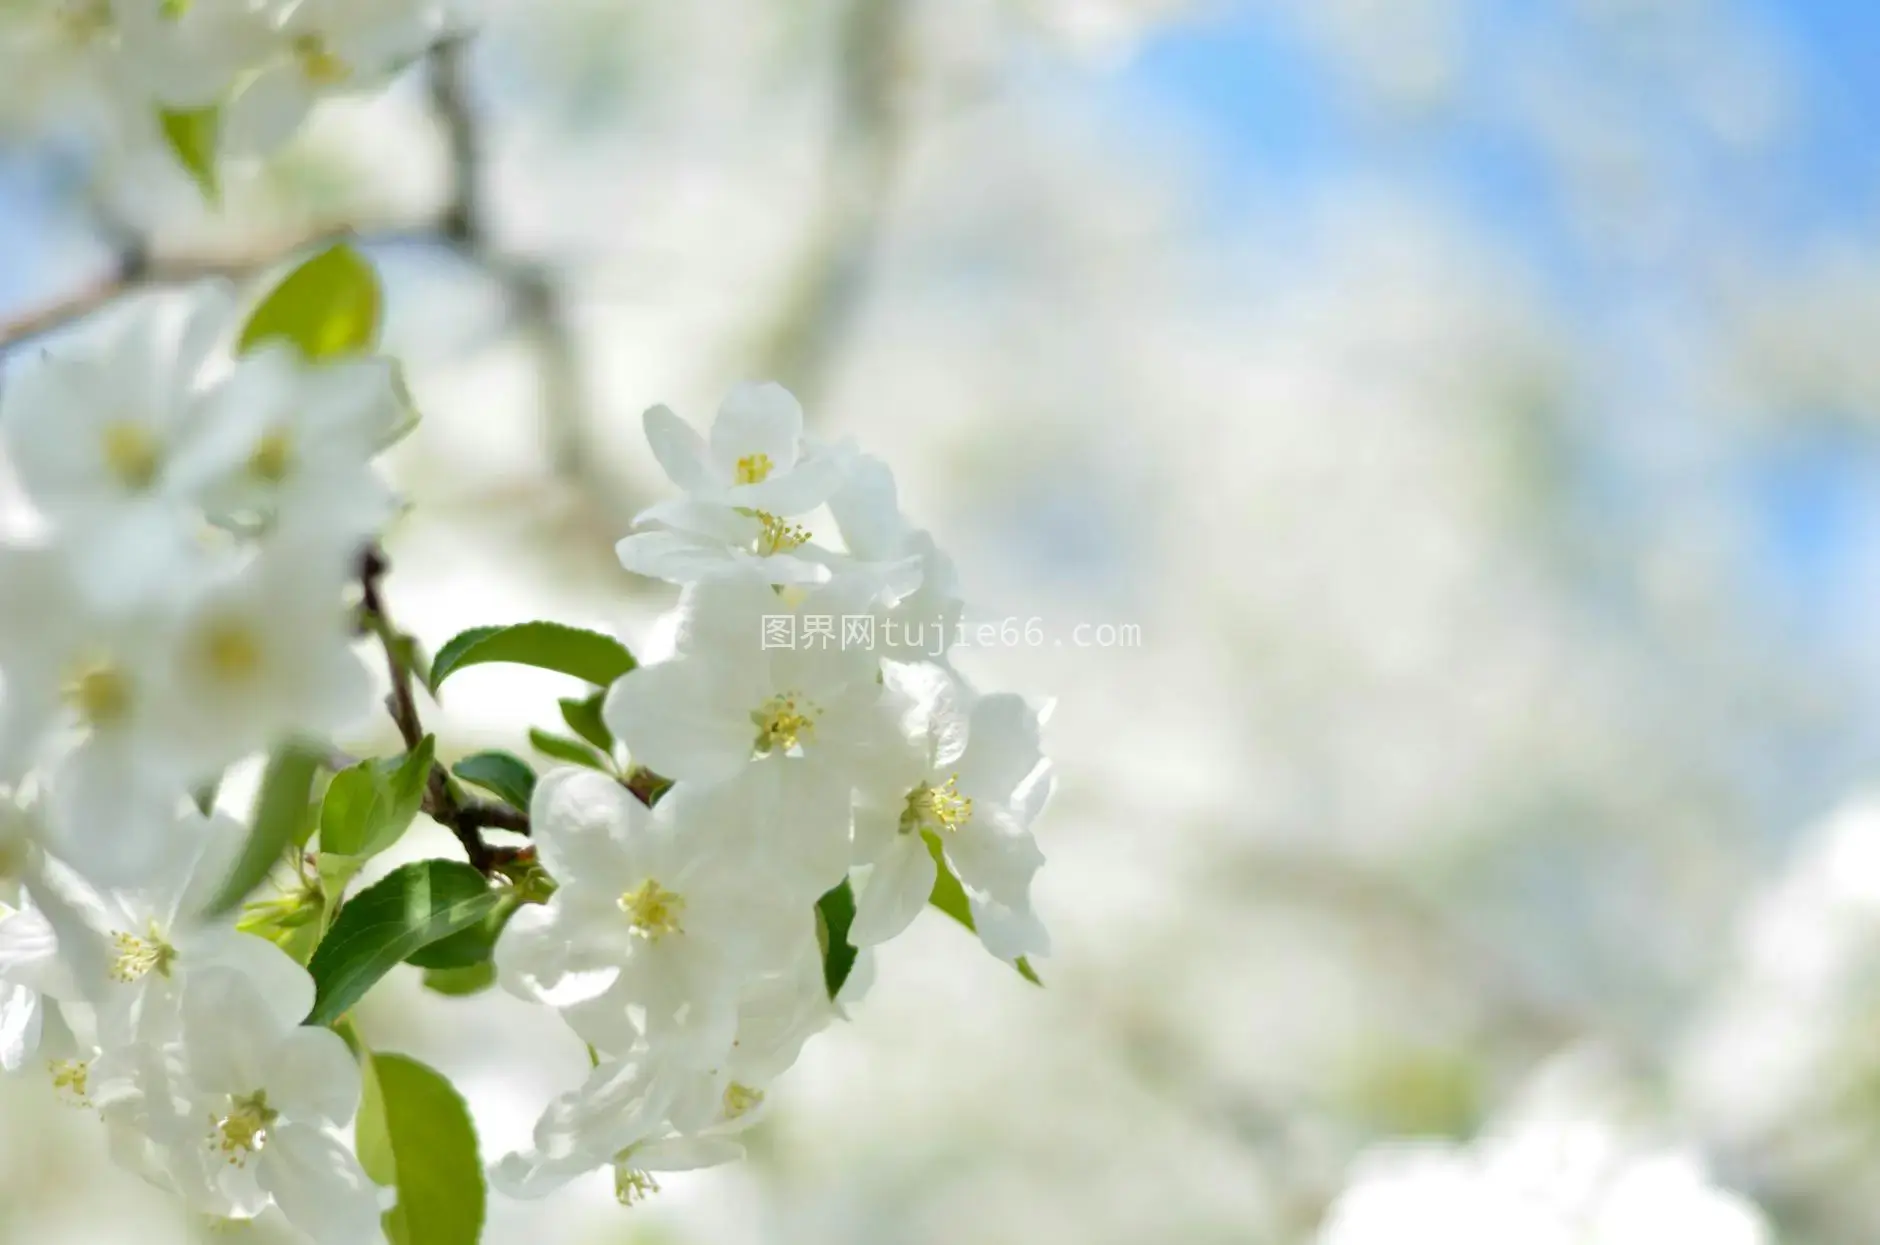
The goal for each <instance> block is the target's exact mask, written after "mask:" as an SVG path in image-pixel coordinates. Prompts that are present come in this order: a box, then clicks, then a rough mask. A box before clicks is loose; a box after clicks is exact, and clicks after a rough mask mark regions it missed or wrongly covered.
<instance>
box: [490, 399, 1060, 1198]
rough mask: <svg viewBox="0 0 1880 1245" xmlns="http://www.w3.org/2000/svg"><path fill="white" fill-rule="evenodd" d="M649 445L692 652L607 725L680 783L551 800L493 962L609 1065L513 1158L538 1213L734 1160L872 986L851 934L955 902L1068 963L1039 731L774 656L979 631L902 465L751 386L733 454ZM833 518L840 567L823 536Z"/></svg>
mask: <svg viewBox="0 0 1880 1245" xmlns="http://www.w3.org/2000/svg"><path fill="white" fill-rule="evenodd" d="M646 431H647V437H648V440H649V441H650V443H651V445H652V448H653V452H654V454H655V456H656V457H657V458H658V460H659V462H660V464H661V466H662V467H664V469H665V471H666V473H667V474H668V475H669V476H670V477H671V479H672V481H673V483H674V484H676V485H677V486H678V487H679V488H680V489H681V490H683V493H684V496H683V497H681V498H679V499H676V500H673V501H670V502H665V503H662V504H660V505H656V506H654V507H653V508H652V509H650V510H649V511H647V512H646V513H645V514H644V515H643V516H641V519H640V521H639V524H638V530H636V532H635V533H634V534H632V535H630V536H628V537H627V538H626V539H624V540H623V541H621V542H620V545H619V554H620V559H621V562H622V563H623V564H624V565H626V566H627V567H628V568H629V569H633V570H637V571H640V572H642V573H645V574H649V575H654V576H658V577H660V578H664V579H668V580H671V581H673V582H677V583H680V584H683V585H684V589H683V592H682V594H681V598H680V602H679V605H678V607H677V608H678V619H677V623H678V626H677V635H678V640H677V643H676V651H675V652H674V654H673V655H672V656H671V658H670V659H668V660H666V661H663V662H660V663H658V664H655V665H650V666H646V667H642V668H640V669H637V670H634V671H632V672H631V673H628V674H627V675H625V676H623V677H622V678H621V679H619V680H618V681H617V682H616V683H615V684H614V685H613V686H612V688H611V689H610V690H609V692H608V694H607V696H606V699H605V702H604V704H603V706H602V717H603V719H604V721H605V723H606V726H607V728H608V729H609V731H610V732H611V733H612V735H613V736H614V737H616V738H617V739H618V740H619V741H620V742H621V743H622V744H624V745H625V747H626V750H627V752H628V753H629V754H630V756H631V757H632V758H633V761H634V762H635V764H636V765H638V766H641V767H644V768H645V769H646V770H650V771H652V772H654V773H656V774H658V775H660V776H661V777H662V779H664V780H669V781H670V782H671V784H672V785H671V786H670V787H669V788H667V789H665V790H664V794H663V798H661V799H659V800H658V801H657V802H656V803H655V804H654V806H653V807H651V808H648V807H646V806H645V805H643V804H642V803H641V802H639V801H638V800H636V799H635V798H634V797H633V796H632V795H630V794H629V793H628V792H627V790H626V789H625V788H624V787H623V786H622V785H621V784H619V783H618V782H615V781H613V780H611V779H610V778H608V777H607V776H605V775H603V774H599V773H594V772H587V771H578V770H576V771H562V772H560V773H556V774H552V775H550V776H549V777H547V778H545V779H544V780H543V781H542V783H541V784H540V785H539V786H538V787H537V789H536V793H535V798H534V802H533V805H532V808H531V822H532V825H533V832H534V837H535V842H536V845H537V847H538V849H539V851H540V853H541V863H542V864H543V865H544V866H545V867H546V868H547V870H548V872H549V873H550V874H551V875H552V876H553V877H554V878H555V879H556V880H557V881H558V882H559V883H560V887H559V889H558V890H557V891H556V892H555V894H554V895H553V897H552V898H550V899H549V901H548V902H547V903H546V904H545V905H542V906H540V907H536V908H530V909H526V910H524V911H523V912H521V913H519V914H518V915H517V916H516V918H515V919H514V920H512V921H511V922H510V924H509V925H508V927H507V929H506V930H505V931H504V934H503V936H502V939H501V941H500V942H499V944H498V945H497V948H496V963H497V968H498V972H499V974H500V980H501V981H502V983H503V984H504V986H505V987H506V988H507V989H509V990H511V991H512V992H514V993H516V994H519V995H521V996H523V997H525V998H528V999H532V1000H536V1001H539V1002H542V1003H545V1004H547V1005H549V1006H552V1007H554V1008H556V1009H557V1010H558V1011H559V1012H560V1013H561V1014H562V1016H563V1017H564V1018H565V1019H566V1020H567V1023H568V1024H569V1025H570V1027H572V1028H573V1029H574V1031H575V1032H576V1033H577V1034H579V1035H580V1037H581V1038H582V1039H583V1040H584V1041H586V1042H587V1043H588V1044H589V1045H590V1046H591V1047H592V1048H593V1050H594V1051H595V1052H596V1053H597V1066H596V1067H595V1068H594V1070H593V1073H592V1075H591V1076H590V1077H589V1079H588V1080H587V1082H586V1083H585V1084H584V1085H583V1086H581V1087H580V1088H579V1089H578V1090H576V1091H575V1092H573V1093H571V1094H569V1095H567V1096H566V1097H564V1098H563V1099H561V1100H559V1101H557V1102H556V1103H555V1104H553V1106H551V1108H550V1109H549V1110H548V1112H547V1113H546V1114H545V1115H544V1116H543V1118H542V1120H541V1122H540V1123H539V1125H538V1127H537V1130H536V1137H535V1142H536V1144H535V1148H534V1149H533V1150H532V1151H530V1152H528V1153H524V1154H516V1155H511V1156H510V1157H509V1158H507V1159H506V1160H504V1162H503V1163H501V1164H500V1165H499V1166H498V1167H497V1169H496V1177H497V1182H498V1185H499V1187H501V1188H504V1189H505V1190H507V1191H508V1192H510V1193H511V1194H513V1195H516V1196H534V1195H539V1194H540V1193H542V1192H545V1191H547V1190H549V1189H552V1188H554V1187H556V1186H557V1185H559V1184H561V1183H563V1182H565V1181H566V1180H568V1179H569V1178H571V1177H572V1176H575V1175H578V1174H580V1173H582V1172H585V1171H590V1170H594V1169H596V1168H602V1167H611V1168H612V1170H613V1172H614V1178H615V1182H616V1188H617V1189H618V1190H619V1192H620V1195H621V1197H622V1198H623V1200H631V1199H632V1198H634V1197H636V1196H637V1195H638V1194H640V1193H641V1192H643V1191H645V1190H646V1189H647V1188H648V1187H649V1185H650V1183H651V1181H652V1179H653V1178H652V1176H650V1175H649V1173H651V1172H656V1171H660V1170H672V1169H676V1168H686V1167H697V1166H703V1165H707V1164H710V1163H716V1162H722V1161H724V1160H726V1159H729V1158H734V1157H736V1156H737V1154H738V1153H739V1150H738V1147H737V1145H736V1143H735V1140H734V1136H735V1134H736V1133H737V1132H738V1131H739V1130H741V1129H742V1128H744V1127H746V1126H748V1125H749V1124H750V1123H751V1122H752V1121H753V1120H754V1119H755V1118H757V1113H758V1111H759V1109H760V1107H761V1104H762V1103H763V1102H764V1099H765V1094H766V1092H767V1090H768V1086H769V1084H770V1082H771V1080H772V1079H773V1078H775V1077H776V1076H777V1075H779V1074H780V1073H782V1072H783V1071H784V1070H786V1069H787V1068H788V1067H789V1066H790V1065H791V1064H792V1063H793V1062H794V1061H795V1059H796V1056H797V1053H798V1051H800V1050H801V1048H802V1046H803V1044H804V1042H805V1041H806V1040H807V1039H808V1038H809V1037H810V1036H812V1035H813V1034H814V1033H815V1032H816V1031H818V1030H819V1029H820V1028H822V1027H823V1026H824V1025H826V1024H827V1023H828V1022H829V1020H830V1019H831V1018H832V1017H833V1016H834V1015H835V1014H836V1011H835V1007H836V1001H847V1000H848V999H850V998H852V997H853V996H854V994H855V992H856V985H855V982H857V981H865V980H866V977H865V976H864V977H860V978H856V979H854V980H852V981H851V982H850V983H849V984H848V986H847V987H846V988H843V987H842V983H840V982H838V981H835V980H832V979H830V977H829V974H828V973H827V972H826V966H827V961H828V955H827V951H828V947H829V944H830V943H831V941H832V940H834V939H846V941H847V942H848V943H849V944H850V945H851V946H853V947H854V948H857V949H859V950H860V951H862V952H863V953H865V952H866V949H867V948H870V947H873V946H875V945H877V944H879V943H882V942H885V941H887V940H888V939H891V938H893V937H895V936H896V935H898V934H900V933H901V932H902V931H903V930H905V929H906V928H907V927H908V925H909V924H910V923H911V922H912V921H913V919H914V918H915V916H916V915H917V914H918V913H919V912H920V911H921V909H922V908H923V907H925V906H927V904H928V902H929V900H930V899H931V898H932V897H933V896H934V895H935V893H936V884H940V885H942V886H951V887H952V888H955V889H956V890H957V891H958V892H959V893H960V894H961V895H962V896H963V899H962V905H963V908H962V911H961V912H960V913H958V914H957V915H962V916H964V917H966V918H967V919H969V920H970V921H971V923H972V925H973V927H974V928H975V929H976V930H977V931H978V933H979V936H980V938H981V939H982V941H983V942H984V943H985V945H986V946H987V948H988V949H990V950H991V951H992V952H993V953H994V954H995V955H998V956H999V957H1000V958H1002V959H1005V960H1008V961H1011V962H1013V963H1022V962H1023V961H1024V959H1025V957H1028V956H1032V955H1038V954H1041V953H1043V952H1044V951H1045V950H1046V949H1047V941H1046V939H1045V936H1044V931H1043V929H1042V927H1041V926H1040V925H1039V923H1038V921H1037V919H1036V917H1035V916H1034V915H1033V912H1032V906H1031V901H1030V888H1031V880H1032V876H1033V874H1034V873H1035V872H1036V871H1037V869H1038V866H1039V864H1040V863H1041V861H1042V857H1041V856H1040V854H1039V851H1038V848H1037V846H1036V844H1035V842H1034V841H1033V839H1032V836H1031V830H1030V827H1031V823H1032V821H1033V820H1034V818H1035V817H1036V816H1037V815H1038V812H1039V811H1040V809H1041V808H1042V806H1043V804H1044V802H1045V800H1046V799H1047V798H1048V796H1049V794H1050V791H1051V784H1052V777H1051V770H1050V766H1049V764H1048V763H1047V762H1046V761H1045V760H1044V758H1043V755H1042V753H1041V751H1040V748H1039V729H1040V722H1039V717H1038V714H1037V713H1035V712H1034V711H1033V710H1031V709H1030V708H1028V707H1027V706H1026V704H1025V703H1024V702H1023V701H1022V700H1021V699H1019V698H1018V697H1016V696H1012V695H1009V694H980V693H978V692H976V691H975V690H974V689H973V688H972V687H971V686H970V685H969V684H968V683H967V682H966V681H965V680H964V679H963V678H962V677H961V676H960V675H959V673H958V672H957V671H955V670H954V669H953V668H952V667H951V665H950V663H948V662H947V661H946V660H945V658H944V656H942V657H940V658H928V657H925V656H923V655H921V654H919V653H913V652H903V651H889V652H880V651H872V650H869V649H865V648H856V647H850V646H842V647H838V646H836V645H835V644H834V643H832V642H831V643H821V644H818V643H813V642H806V643H804V644H801V645H795V644H792V645H787V646H777V645H772V644H767V643H766V642H765V638H766V634H767V632H766V622H767V620H775V619H777V618H779V617H783V616H788V615H791V614H798V615H801V614H843V615H850V616H856V615H866V614H874V615H876V616H878V617H879V616H886V615H889V614H891V613H893V612H895V611H915V610H918V611H922V612H924V613H925V615H926V616H927V617H933V616H936V615H938V614H945V613H951V614H952V615H954V616H957V614H958V612H959V608H960V603H959V600H958V598H957V596H956V592H957V589H956V587H955V577H954V574H953V569H952V565H951V563H950V562H949V560H948V559H947V558H946V556H945V555H944V554H942V553H941V552H939V550H938V549H937V548H936V547H935V545H934V543H933V541H932V540H931V538H929V537H928V535H927V534H926V533H924V532H921V531H919V530H916V529H914V528H913V527H912V526H910V525H909V524H908V522H907V520H906V519H905V518H904V517H903V516H902V514H901V512H900V510H899V507H898V505H897V503H896V497H895V489H894V482H893V479H892V477H891V475H890V474H889V472H888V470H887V468H886V467H885V466H884V465H883V464H882V463H881V462H879V461H878V460H875V459H872V458H868V457H865V456H862V455H860V454H858V453H857V452H856V451H855V450H854V449H853V448H852V447H850V446H848V445H846V444H844V445H826V444H821V443H818V442H817V441H815V440H814V439H813V438H809V437H806V436H805V435H804V433H803V415H802V411H801V410H800V408H799V407H798V406H797V403H796V401H795V399H793V398H792V397H791V396H790V395H789V394H788V393H787V392H786V391H784V390H783V389H781V388H779V387H777V386H775V385H747V386H742V387H739V388H738V389H736V390H734V391H733V392H732V393H731V395H730V396H729V397H728V398H727V399H726V400H725V402H724V404H723V406H722V407H721V409H720V410H719V412H718V417H717V419H716V421H715V422H714V423H713V426H712V428H711V432H710V435H709V437H701V436H700V435H699V434H697V433H696V432H694V431H693V430H692V429H691V428H689V427H688V426H687V425H686V424H684V423H683V422H681V421H680V420H679V419H678V418H677V417H675V416H674V415H673V414H672V413H671V412H670V411H667V410H666V409H664V408H655V409H653V410H652V411H650V412H648V414H647V416H646ZM825 509H826V511H827V512H828V513H829V514H830V515H831V516H833V520H834V527H835V531H836V533H837V534H838V535H839V536H840V538H841V546H842V547H841V548H840V549H837V548H832V547H830V546H828V545H825V544H819V543H817V542H816V541H814V540H813V539H812V538H811V529H810V527H809V523H810V516H812V514H813V512H819V511H824V510H825ZM852 870H853V874H854V875H853V878H851V871H852ZM942 870H945V873H944V876H943V875H942ZM837 896H840V897H841V900H842V901H841V902H837V903H832V900H834V899H835V898H836V897H837ZM832 913H840V914H842V915H843V916H844V917H847V918H849V919H848V920H847V922H846V924H847V928H846V929H843V928H838V927H836V926H835V925H834V924H833V923H832V921H831V914H832ZM831 994H833V995H834V1000H833V1001H832V999H831Z"/></svg>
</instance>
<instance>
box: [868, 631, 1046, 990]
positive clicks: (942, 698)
mask: <svg viewBox="0 0 1880 1245" xmlns="http://www.w3.org/2000/svg"><path fill="white" fill-rule="evenodd" d="M891 673H892V677H893V678H894V679H895V680H896V681H904V682H906V683H907V684H909V685H910V686H911V687H912V688H913V689H915V692H916V694H917V695H918V696H919V698H920V699H919V701H918V705H919V708H918V709H917V710H916V716H917V717H918V718H923V719H924V722H923V723H922V725H921V729H920V737H921V739H922V742H923V744H924V747H923V748H922V749H921V750H920V751H919V752H917V753H915V754H913V756H914V761H913V763H912V764H910V765H909V766H908V767H907V769H906V771H905V772H904V773H903V774H901V775H900V777H899V781H897V782H896V783H895V784H894V785H893V786H892V787H890V788H888V789H887V791H886V793H885V796H886V798H884V797H883V793H881V792H878V791H875V790H870V791H866V792H864V793H863V794H862V795H861V797H860V798H859V799H858V801H857V806H856V811H855V854H856V860H857V862H858V863H862V864H866V865H868V866H869V871H868V875H867V877H866V879H865V880H864V881H863V882H862V883H861V887H860V890H859V893H858V895H857V899H856V912H855V924H854V927H853V929H852V930H851V931H850V937H851V938H853V939H854V941H855V942H856V944H857V945H859V946H872V945H874V944H876V943H881V942H885V941H887V940H888V939H890V938H893V937H895V936H896V935H898V934H900V933H901V931H903V930H905V929H906V928H907V927H908V925H909V924H910V923H911V922H912V921H913V920H914V918H915V917H916V916H918V915H919V914H920V911H921V909H922V908H923V907H924V906H925V905H926V903H927V898H928V895H929V894H930V893H931V892H932V890H933V885H934V879H935V876H936V873H937V867H936V865H935V862H934V858H933V855H932V853H931V852H930V851H929V843H930V842H931V843H933V844H935V845H937V846H938V847H939V849H940V851H941V852H942V853H943V855H944V858H945V860H946V863H947V865H948V867H949V868H950V869H951V870H952V871H953V873H954V874H955V876H957V877H958V878H959V881H960V883H961V886H962V888H963V889H964V890H965V892H966V897H967V900H968V902H969V903H970V904H971V906H972V912H973V918H974V926H975V928H976V929H977V930H978V931H979V936H980V938H981V940H982V941H983V942H984V943H985V944H986V947H987V949H988V950H990V951H991V952H992V953H993V954H994V955H997V956H998V957H1000V958H1001V959H1004V960H1008V961H1009V960H1017V959H1018V958H1019V957H1020V956H1029V955H1041V954H1043V953H1044V952H1046V951H1047V950H1049V946H1050V943H1049V940H1048V939H1047V938H1046V936H1045V933H1044V928H1043V926H1042V925H1041V924H1039V922H1038V920H1037V918H1036V917H1035V916H1034V915H1033V914H1032V910H1031V893H1030V892H1031V880H1032V875H1033V874H1035V873H1036V872H1037V871H1038V868H1039V866H1040V865H1042V864H1043V863H1044V856H1043V854H1042V853H1041V852H1040V851H1039V850H1038V845H1037V843H1036V842H1035V841H1034V839H1033V838H1032V835H1031V824H1032V822H1033V821H1034V820H1036V818H1037V816H1038V814H1039V813H1040V812H1041V811H1042V810H1043V808H1044V805H1045V802H1046V800H1048V799H1049V797H1050V794H1051V788H1052V774H1051V766H1050V763H1049V762H1048V761H1046V760H1045V759H1044V753H1043V750H1042V749H1041V747H1040V745H1039V721H1038V715H1037V714H1036V713H1034V712H1032V710H1031V709H1030V708H1029V707H1027V706H1026V704H1025V702H1024V700H1022V699H1021V698H1020V697H1017V696H1014V695H1011V694H1010V693H998V694H994V695H988V696H973V695H972V694H971V693H970V691H968V689H967V688H966V687H965V686H964V684H962V683H960V682H959V681H958V680H956V679H954V678H952V677H951V676H948V675H946V674H945V673H944V672H941V671H937V670H933V669H932V668H922V669H908V668H905V667H901V668H891Z"/></svg>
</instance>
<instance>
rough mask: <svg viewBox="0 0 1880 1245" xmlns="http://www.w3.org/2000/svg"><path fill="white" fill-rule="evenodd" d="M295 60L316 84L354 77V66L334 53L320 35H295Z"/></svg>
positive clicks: (333, 82) (330, 84)
mask: <svg viewBox="0 0 1880 1245" xmlns="http://www.w3.org/2000/svg"><path fill="white" fill-rule="evenodd" d="M294 60H295V61H297V62H299V64H300V72H301V73H302V74H303V75H305V77H306V79H307V81H309V82H311V83H313V84H314V85H316V86H333V85H335V84H337V83H340V82H344V81H346V79H348V78H350V77H352V68H351V67H350V66H349V65H347V64H346V62H345V61H343V60H341V59H340V58H339V57H337V56H335V55H333V49H331V48H329V47H327V46H326V40H324V39H322V38H321V37H320V36H319V35H297V36H295V38H294Z"/></svg>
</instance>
